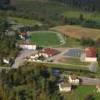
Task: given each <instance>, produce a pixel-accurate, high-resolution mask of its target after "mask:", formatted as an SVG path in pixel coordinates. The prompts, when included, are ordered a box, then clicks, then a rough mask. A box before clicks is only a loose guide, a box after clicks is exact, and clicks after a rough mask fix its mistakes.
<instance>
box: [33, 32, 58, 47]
mask: <svg viewBox="0 0 100 100" xmlns="http://www.w3.org/2000/svg"><path fill="white" fill-rule="evenodd" d="M31 41H32V42H33V43H35V44H37V45H39V46H57V45H59V44H60V39H59V37H58V36H57V34H56V33H53V32H48V31H47V32H46V31H45V32H42V31H41V32H34V33H31Z"/></svg>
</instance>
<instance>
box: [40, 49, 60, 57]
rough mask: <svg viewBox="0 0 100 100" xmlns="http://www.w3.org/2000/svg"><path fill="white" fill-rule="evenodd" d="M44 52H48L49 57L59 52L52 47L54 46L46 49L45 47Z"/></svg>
mask: <svg viewBox="0 0 100 100" xmlns="http://www.w3.org/2000/svg"><path fill="white" fill-rule="evenodd" d="M42 52H43V53H45V54H47V55H48V56H49V57H51V56H54V55H56V54H58V53H59V52H58V51H57V50H55V49H52V48H45V49H43V51H42Z"/></svg>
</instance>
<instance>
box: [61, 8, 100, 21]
mask: <svg viewBox="0 0 100 100" xmlns="http://www.w3.org/2000/svg"><path fill="white" fill-rule="evenodd" d="M80 14H83V17H84V18H85V19H87V20H88V19H89V20H94V21H99V22H100V14H99V13H96V12H95V13H91V12H83V11H78V10H74V11H71V10H69V11H65V12H64V13H63V16H65V17H67V18H77V19H78V18H79V17H80Z"/></svg>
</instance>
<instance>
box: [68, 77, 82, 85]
mask: <svg viewBox="0 0 100 100" xmlns="http://www.w3.org/2000/svg"><path fill="white" fill-rule="evenodd" d="M68 81H69V83H70V84H72V85H79V84H80V79H79V78H78V77H77V76H76V75H69V76H68Z"/></svg>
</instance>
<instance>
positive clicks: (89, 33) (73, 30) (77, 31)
mask: <svg viewBox="0 0 100 100" xmlns="http://www.w3.org/2000/svg"><path fill="white" fill-rule="evenodd" d="M52 30H55V31H57V32H60V33H62V34H64V35H66V36H70V37H72V38H76V39H80V38H82V37H89V38H92V39H95V40H96V39H98V38H100V30H99V29H91V28H83V27H81V26H75V25H65V26H57V27H54V28H52Z"/></svg>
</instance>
